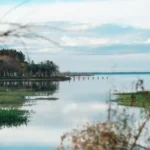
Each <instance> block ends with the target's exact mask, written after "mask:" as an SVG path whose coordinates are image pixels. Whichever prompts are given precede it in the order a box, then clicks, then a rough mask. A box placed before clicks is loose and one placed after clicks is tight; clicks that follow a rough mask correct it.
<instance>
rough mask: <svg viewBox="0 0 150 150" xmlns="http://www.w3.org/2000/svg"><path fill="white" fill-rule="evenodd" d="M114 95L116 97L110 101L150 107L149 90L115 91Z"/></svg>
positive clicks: (125, 104)
mask: <svg viewBox="0 0 150 150" xmlns="http://www.w3.org/2000/svg"><path fill="white" fill-rule="evenodd" d="M115 95H116V99H115V100H112V101H113V102H117V103H118V104H119V105H124V106H132V107H142V108H146V109H150V91H141V92H130V93H117V94H115Z"/></svg>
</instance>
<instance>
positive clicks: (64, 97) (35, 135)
mask: <svg viewBox="0 0 150 150" xmlns="http://www.w3.org/2000/svg"><path fill="white" fill-rule="evenodd" d="M98 78H99V79H98ZM138 78H142V79H144V86H145V88H146V89H147V90H150V76H149V75H139V76H138V75H123V76H122V75H116V76H115V75H114V76H108V79H107V76H104V79H102V76H95V77H94V79H93V77H90V78H89V80H88V77H85V78H84V79H83V78H81V79H80V80H78V78H77V79H76V80H75V81H74V80H71V81H70V82H69V81H66V82H60V83H59V85H58V86H59V88H58V90H57V91H56V92H55V93H54V94H53V97H57V98H59V99H58V100H56V101H46V100H39V101H36V102H35V103H34V105H32V106H24V107H23V108H22V109H28V110H30V111H31V110H32V111H33V112H34V113H31V116H30V122H29V123H28V124H27V125H22V126H20V127H12V128H7V127H5V128H3V129H1V130H0V150H53V149H56V147H57V145H59V143H60V136H61V135H62V134H63V133H65V132H66V131H70V130H71V129H73V128H77V127H78V126H82V125H83V124H85V123H86V122H94V121H104V120H105V119H106V117H107V109H108V105H107V103H106V102H107V100H108V98H109V91H110V90H112V89H117V90H119V91H132V90H133V88H132V87H133V82H134V81H136V80H137V79H138ZM27 96H28V95H27ZM42 96H43V95H42ZM46 97H47V96H45V98H46ZM30 98H35V97H30ZM38 98H40V96H38ZM133 109H134V108H133Z"/></svg>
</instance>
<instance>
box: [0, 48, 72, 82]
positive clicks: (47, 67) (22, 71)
mask: <svg viewBox="0 0 150 150" xmlns="http://www.w3.org/2000/svg"><path fill="white" fill-rule="evenodd" d="M0 79H3V80H6V79H7V80H8V79H11V80H12V79H23V80H25V79H30V80H35V79H36V80H38V79H39V80H41V79H45V80H52V81H61V80H69V79H70V78H69V77H66V76H64V75H61V74H60V73H59V67H58V66H57V65H56V64H55V63H54V62H53V61H50V60H46V61H44V62H40V63H37V64H36V63H34V61H33V60H32V61H31V62H29V61H26V58H25V55H24V54H23V53H22V52H21V51H20V52H18V51H16V50H13V49H2V50H0Z"/></svg>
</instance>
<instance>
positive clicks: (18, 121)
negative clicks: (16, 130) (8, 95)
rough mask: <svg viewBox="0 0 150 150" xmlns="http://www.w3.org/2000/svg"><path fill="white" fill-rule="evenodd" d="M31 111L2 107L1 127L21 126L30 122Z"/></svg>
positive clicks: (0, 112)
mask: <svg viewBox="0 0 150 150" xmlns="http://www.w3.org/2000/svg"><path fill="white" fill-rule="evenodd" d="M28 118H29V112H28V111H25V110H16V109H10V110H9V109H0V128H2V127H13V126H16V127H17V126H20V125H23V124H27V123H28V121H29V120H28Z"/></svg>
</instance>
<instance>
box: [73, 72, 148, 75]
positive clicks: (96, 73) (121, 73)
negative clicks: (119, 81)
mask: <svg viewBox="0 0 150 150" xmlns="http://www.w3.org/2000/svg"><path fill="white" fill-rule="evenodd" d="M70 74H72V75H74V74H86V75H88V74H93V75H142V74H143V75H150V72H71V73H70Z"/></svg>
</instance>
